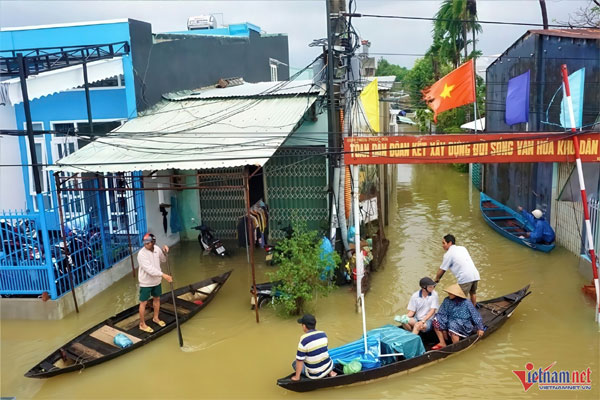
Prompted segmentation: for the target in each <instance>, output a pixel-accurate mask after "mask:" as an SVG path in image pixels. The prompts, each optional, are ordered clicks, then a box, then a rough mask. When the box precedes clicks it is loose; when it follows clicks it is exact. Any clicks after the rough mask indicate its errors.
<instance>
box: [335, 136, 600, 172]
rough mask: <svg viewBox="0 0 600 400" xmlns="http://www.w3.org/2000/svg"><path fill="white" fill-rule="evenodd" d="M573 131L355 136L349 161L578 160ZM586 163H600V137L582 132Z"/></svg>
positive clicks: (347, 149) (348, 144)
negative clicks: (576, 158)
mask: <svg viewBox="0 0 600 400" xmlns="http://www.w3.org/2000/svg"><path fill="white" fill-rule="evenodd" d="M572 136H573V134H572V133H570V132H569V133H501V134H476V135H475V134H472V135H453V134H444V135H427V136H354V137H350V138H345V139H344V161H345V163H346V165H354V164H445V163H521V162H573V161H575V147H574V145H573V139H572ZM577 137H578V138H579V152H580V154H581V161H582V162H600V149H599V143H600V133H585V134H578V135H577Z"/></svg>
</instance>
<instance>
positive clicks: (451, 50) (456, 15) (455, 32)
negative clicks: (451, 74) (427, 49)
mask: <svg viewBox="0 0 600 400" xmlns="http://www.w3.org/2000/svg"><path fill="white" fill-rule="evenodd" d="M435 18H436V21H435V22H434V28H433V38H434V39H433V40H434V43H436V44H439V46H436V47H437V48H438V49H437V53H438V56H439V57H441V58H445V59H447V60H449V61H450V62H451V63H452V65H453V66H454V67H455V68H456V67H458V65H459V64H460V62H461V55H460V53H461V51H462V50H464V53H465V54H464V60H466V59H467V58H468V53H467V44H469V43H470V41H469V40H467V32H468V31H471V30H475V32H481V30H482V29H481V25H480V24H479V23H477V22H476V20H477V10H476V5H475V0H444V1H443V3H442V5H441V7H440V9H439V11H438V12H437V14H436V15H435Z"/></svg>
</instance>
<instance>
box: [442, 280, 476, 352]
mask: <svg viewBox="0 0 600 400" xmlns="http://www.w3.org/2000/svg"><path fill="white" fill-rule="evenodd" d="M444 291H445V292H446V293H448V297H446V298H445V299H444V301H443V302H442V305H441V306H440V309H439V310H438V312H437V314H435V318H434V320H433V329H434V330H435V334H436V335H437V337H438V339H439V341H440V343H439V344H436V345H435V346H433V347H432V348H431V349H432V350H439V349H443V348H444V347H446V341H447V340H448V339H449V338H448V336H450V339H451V340H452V343H457V342H458V341H459V340H460V339H461V338H464V337H467V336H470V335H472V334H473V333H475V332H477V335H478V336H479V337H481V336H483V333H484V330H485V327H484V326H483V319H482V318H481V314H479V311H477V309H476V308H475V306H473V303H471V302H470V301H469V300H467V296H466V295H465V293H464V292H463V291H462V289H461V288H460V286H459V285H458V284H456V283H455V284H453V285H450V286H448V287H447V288H446V289H444Z"/></svg>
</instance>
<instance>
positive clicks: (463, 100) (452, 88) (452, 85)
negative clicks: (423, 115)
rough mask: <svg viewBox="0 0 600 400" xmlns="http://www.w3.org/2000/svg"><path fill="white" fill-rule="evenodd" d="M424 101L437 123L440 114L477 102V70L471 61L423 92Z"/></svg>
mask: <svg viewBox="0 0 600 400" xmlns="http://www.w3.org/2000/svg"><path fill="white" fill-rule="evenodd" d="M423 100H425V101H426V102H427V104H428V105H429V107H431V109H432V110H433V120H434V122H436V123H437V116H438V114H439V113H441V112H443V111H446V110H450V109H452V108H456V107H460V106H464V105H465V104H469V103H474V102H475V70H474V68H473V60H472V59H471V60H469V61H467V62H466V63H464V64H463V65H461V66H460V67H458V68H456V69H455V70H454V71H452V72H450V73H449V74H448V75H446V76H444V77H443V78H442V79H440V80H439V81H437V82H436V83H434V84H433V85H431V86H430V87H429V88H427V89H425V90H423Z"/></svg>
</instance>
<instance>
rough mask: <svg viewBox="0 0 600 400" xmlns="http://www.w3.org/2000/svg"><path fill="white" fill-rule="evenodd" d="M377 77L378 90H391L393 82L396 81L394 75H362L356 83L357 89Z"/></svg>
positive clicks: (360, 88)
mask: <svg viewBox="0 0 600 400" xmlns="http://www.w3.org/2000/svg"><path fill="white" fill-rule="evenodd" d="M375 79H377V89H378V90H379V91H386V90H391V89H392V86H393V85H394V82H395V81H396V76H395V75H386V76H369V77H363V78H362V79H361V80H360V82H359V85H358V89H359V90H362V89H363V88H364V87H365V86H367V85H368V84H369V83H371V82H373V80H375Z"/></svg>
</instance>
